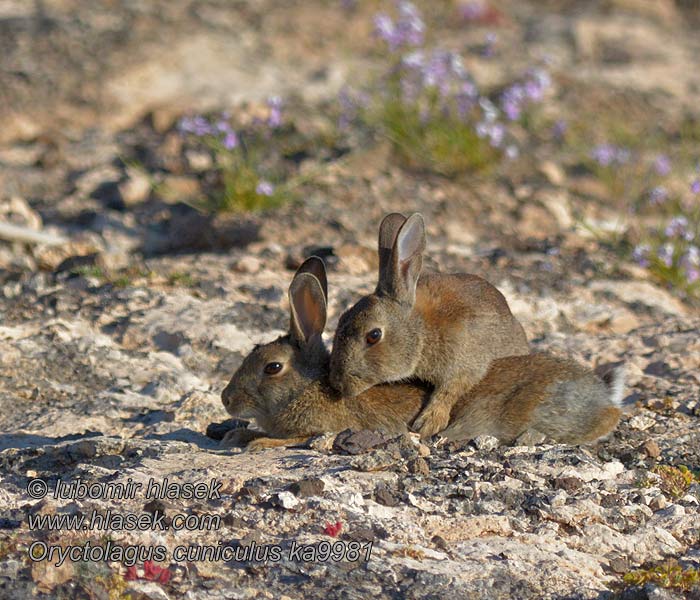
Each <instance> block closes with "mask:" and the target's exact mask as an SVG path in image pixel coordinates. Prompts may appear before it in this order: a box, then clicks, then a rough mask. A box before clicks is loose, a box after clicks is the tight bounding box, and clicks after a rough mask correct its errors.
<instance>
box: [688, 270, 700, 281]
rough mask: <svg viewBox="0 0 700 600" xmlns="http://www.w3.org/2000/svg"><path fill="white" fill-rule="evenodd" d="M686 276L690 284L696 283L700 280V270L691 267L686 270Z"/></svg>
mask: <svg viewBox="0 0 700 600" xmlns="http://www.w3.org/2000/svg"><path fill="white" fill-rule="evenodd" d="M685 276H686V279H687V280H688V283H695V282H696V281H697V280H698V279H700V269H698V268H697V267H689V268H687V269H686V270H685Z"/></svg>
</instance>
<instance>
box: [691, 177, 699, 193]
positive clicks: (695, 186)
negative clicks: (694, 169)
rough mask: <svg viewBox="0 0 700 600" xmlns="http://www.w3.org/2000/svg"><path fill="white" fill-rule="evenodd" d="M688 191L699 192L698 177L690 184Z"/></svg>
mask: <svg viewBox="0 0 700 600" xmlns="http://www.w3.org/2000/svg"><path fill="white" fill-rule="evenodd" d="M690 191H691V192H692V193H693V194H700V179H696V180H695V181H693V182H692V183H691V184H690Z"/></svg>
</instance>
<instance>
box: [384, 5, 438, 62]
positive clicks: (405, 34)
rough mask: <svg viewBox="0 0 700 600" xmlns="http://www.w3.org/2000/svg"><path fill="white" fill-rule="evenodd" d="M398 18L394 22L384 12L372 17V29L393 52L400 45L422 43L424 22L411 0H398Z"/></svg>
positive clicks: (417, 44) (418, 44)
mask: <svg viewBox="0 0 700 600" xmlns="http://www.w3.org/2000/svg"><path fill="white" fill-rule="evenodd" d="M398 7H399V18H398V19H397V21H396V23H394V21H393V19H392V18H391V17H390V16H389V15H387V14H384V13H380V14H378V15H376V16H375V17H374V31H375V33H376V34H377V35H378V36H379V37H380V38H381V39H383V40H384V41H385V42H386V43H387V45H388V46H389V50H390V51H391V52H395V51H396V50H398V49H399V48H400V47H402V46H420V45H421V44H422V43H423V36H424V33H425V24H424V23H423V20H422V19H421V16H420V13H419V12H418V9H417V8H416V7H415V6H414V5H413V4H412V3H411V2H399V4H398Z"/></svg>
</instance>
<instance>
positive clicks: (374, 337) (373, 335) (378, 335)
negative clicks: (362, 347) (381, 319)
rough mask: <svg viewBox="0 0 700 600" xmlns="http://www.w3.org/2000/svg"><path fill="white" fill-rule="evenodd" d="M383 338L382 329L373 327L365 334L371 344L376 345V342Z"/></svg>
mask: <svg viewBox="0 0 700 600" xmlns="http://www.w3.org/2000/svg"><path fill="white" fill-rule="evenodd" d="M381 339H382V330H381V329H373V330H372V331H370V332H369V333H368V334H367V335H366V336H365V340H366V342H367V343H368V344H369V345H370V346H374V344H376V343H377V342H378V341H379V340H381Z"/></svg>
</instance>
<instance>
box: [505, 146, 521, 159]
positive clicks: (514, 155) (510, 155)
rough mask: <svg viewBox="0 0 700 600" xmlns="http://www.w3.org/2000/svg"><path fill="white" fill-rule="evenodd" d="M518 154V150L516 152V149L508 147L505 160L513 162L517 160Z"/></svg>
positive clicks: (515, 147)
mask: <svg viewBox="0 0 700 600" xmlns="http://www.w3.org/2000/svg"><path fill="white" fill-rule="evenodd" d="M519 154H520V150H518V147H517V146H515V145H513V144H511V145H510V146H506V158H508V159H509V160H515V159H516V158H518V155H519Z"/></svg>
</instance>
